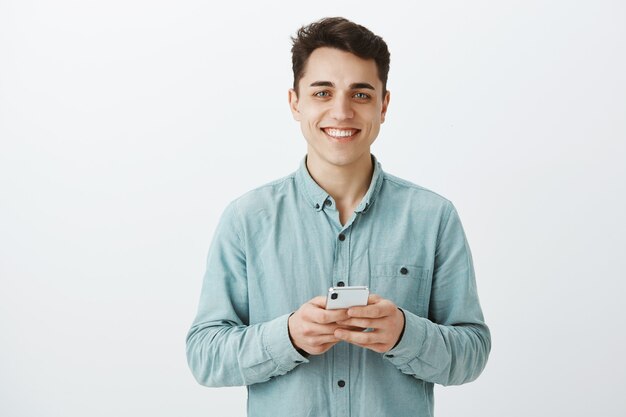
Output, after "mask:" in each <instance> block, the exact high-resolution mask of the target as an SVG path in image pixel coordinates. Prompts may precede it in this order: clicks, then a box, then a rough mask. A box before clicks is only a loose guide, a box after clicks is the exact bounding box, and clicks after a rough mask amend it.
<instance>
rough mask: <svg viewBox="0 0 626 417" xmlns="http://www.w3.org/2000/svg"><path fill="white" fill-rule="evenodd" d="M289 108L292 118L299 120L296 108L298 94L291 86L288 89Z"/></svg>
mask: <svg viewBox="0 0 626 417" xmlns="http://www.w3.org/2000/svg"><path fill="white" fill-rule="evenodd" d="M289 109H291V114H292V115H293V118H294V120H296V121H298V122H299V121H300V111H299V110H298V94H297V93H296V90H294V89H293V88H290V89H289Z"/></svg>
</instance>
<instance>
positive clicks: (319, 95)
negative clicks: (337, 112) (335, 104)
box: [313, 91, 330, 98]
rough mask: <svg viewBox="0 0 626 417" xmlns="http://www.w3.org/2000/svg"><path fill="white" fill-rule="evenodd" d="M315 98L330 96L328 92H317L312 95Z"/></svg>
mask: <svg viewBox="0 0 626 417" xmlns="http://www.w3.org/2000/svg"><path fill="white" fill-rule="evenodd" d="M313 95H314V96H315V97H321V98H323V97H328V96H329V95H330V94H329V93H328V91H318V92H317V93H315V94H313Z"/></svg>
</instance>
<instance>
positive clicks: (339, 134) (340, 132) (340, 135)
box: [322, 127, 360, 139]
mask: <svg viewBox="0 0 626 417" xmlns="http://www.w3.org/2000/svg"><path fill="white" fill-rule="evenodd" d="M322 130H323V131H324V133H326V134H327V135H328V136H330V137H331V138H334V139H348V138H352V137H353V136H356V134H357V133H359V132H360V130H359V129H337V128H333V127H325V128H323V129H322Z"/></svg>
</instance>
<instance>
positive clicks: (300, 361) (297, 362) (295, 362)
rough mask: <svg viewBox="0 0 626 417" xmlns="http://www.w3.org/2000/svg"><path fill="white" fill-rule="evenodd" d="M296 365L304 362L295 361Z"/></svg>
mask: <svg viewBox="0 0 626 417" xmlns="http://www.w3.org/2000/svg"><path fill="white" fill-rule="evenodd" d="M294 362H295V363H302V361H294Z"/></svg>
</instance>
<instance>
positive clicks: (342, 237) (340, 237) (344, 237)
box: [339, 233, 346, 242]
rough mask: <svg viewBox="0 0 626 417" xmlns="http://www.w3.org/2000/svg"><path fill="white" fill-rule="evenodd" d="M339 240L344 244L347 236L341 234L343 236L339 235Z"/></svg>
mask: <svg viewBox="0 0 626 417" xmlns="http://www.w3.org/2000/svg"><path fill="white" fill-rule="evenodd" d="M339 240H341V241H342V242H343V241H344V240H346V235H344V234H343V233H341V234H340V235H339Z"/></svg>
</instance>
